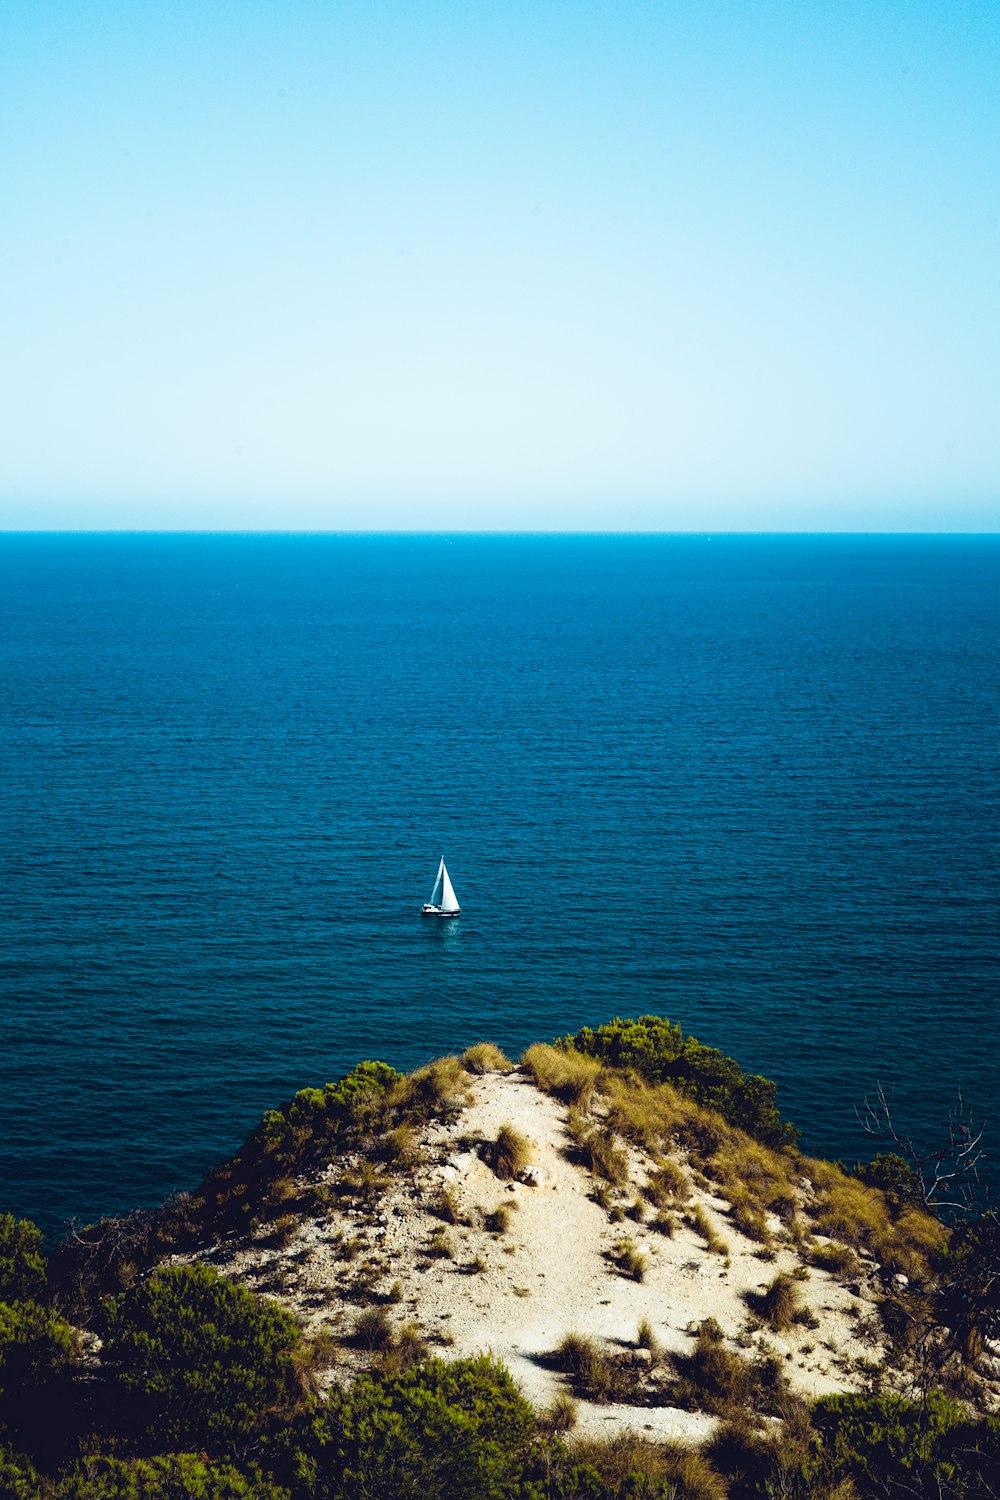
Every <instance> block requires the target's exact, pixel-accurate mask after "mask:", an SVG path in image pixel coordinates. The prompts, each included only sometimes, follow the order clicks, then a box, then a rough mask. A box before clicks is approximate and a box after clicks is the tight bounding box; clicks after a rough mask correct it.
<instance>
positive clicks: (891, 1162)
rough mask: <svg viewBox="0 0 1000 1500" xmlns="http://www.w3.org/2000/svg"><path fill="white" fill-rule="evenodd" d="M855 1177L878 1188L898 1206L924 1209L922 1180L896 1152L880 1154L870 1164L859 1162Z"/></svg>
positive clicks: (869, 1185)
mask: <svg viewBox="0 0 1000 1500" xmlns="http://www.w3.org/2000/svg"><path fill="white" fill-rule="evenodd" d="M853 1170H854V1176H855V1177H859V1178H860V1179H861V1181H862V1182H863V1183H864V1184H865V1186H866V1187H873V1188H878V1189H879V1191H880V1192H883V1193H885V1195H886V1197H887V1198H889V1199H890V1200H895V1203H896V1204H897V1205H902V1204H907V1203H909V1204H911V1205H914V1206H916V1207H923V1194H922V1193H921V1191H920V1179H919V1177H918V1176H917V1174H916V1172H915V1171H914V1170H913V1168H912V1167H911V1166H910V1163H909V1162H908V1161H907V1160H906V1159H905V1158H904V1157H902V1156H899V1155H897V1153H896V1152H895V1151H887V1152H884V1153H880V1154H879V1155H878V1156H876V1157H874V1158H873V1159H872V1160H871V1161H868V1162H858V1163H857V1165H856V1166H855V1167H854V1169H853Z"/></svg>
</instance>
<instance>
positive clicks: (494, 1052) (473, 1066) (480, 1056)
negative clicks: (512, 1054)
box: [462, 1042, 514, 1074]
mask: <svg viewBox="0 0 1000 1500" xmlns="http://www.w3.org/2000/svg"><path fill="white" fill-rule="evenodd" d="M462 1063H463V1065H464V1066H465V1067H466V1068H467V1069H468V1071H469V1072H470V1073H479V1074H482V1073H506V1072H508V1071H509V1070H510V1069H511V1068H512V1067H513V1066H514V1064H513V1063H512V1062H511V1060H510V1058H509V1057H507V1056H506V1055H505V1054H504V1053H503V1052H502V1051H501V1050H500V1048H499V1047H498V1046H496V1044H495V1043H494V1042H477V1043H476V1044H475V1046H474V1047H467V1048H466V1049H465V1051H464V1052H463V1053H462Z"/></svg>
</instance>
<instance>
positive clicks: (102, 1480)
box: [50, 1453, 290, 1500]
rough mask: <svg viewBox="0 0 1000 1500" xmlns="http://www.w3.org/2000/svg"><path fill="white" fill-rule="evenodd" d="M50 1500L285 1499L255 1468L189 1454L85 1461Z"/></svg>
mask: <svg viewBox="0 0 1000 1500" xmlns="http://www.w3.org/2000/svg"><path fill="white" fill-rule="evenodd" d="M50 1494H51V1500H290V1496H289V1491H288V1490H286V1489H282V1488H281V1487H280V1486H278V1485H276V1484H275V1483H274V1482H273V1481H272V1480H270V1479H268V1478H267V1477H266V1476H265V1475H263V1474H262V1473H261V1472H260V1470H259V1469H257V1468H251V1469H248V1470H247V1469H236V1468H234V1467H233V1466H232V1465H231V1464H228V1463H211V1462H207V1461H205V1460H204V1459H201V1458H197V1457H196V1456H195V1455H194V1454H193V1453H175V1454H168V1455H166V1456H163V1457H159V1458H138V1459H118V1458H96V1459H88V1460H87V1461H86V1463H85V1464H81V1466H80V1468H79V1469H78V1470H77V1471H76V1472H75V1473H73V1474H70V1475H68V1476H67V1477H66V1478H64V1479H63V1480H62V1481H61V1482H60V1483H59V1484H57V1485H56V1486H55V1488H54V1489H53V1490H52V1491H51V1492H50Z"/></svg>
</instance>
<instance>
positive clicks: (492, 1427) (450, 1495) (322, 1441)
mask: <svg viewBox="0 0 1000 1500" xmlns="http://www.w3.org/2000/svg"><path fill="white" fill-rule="evenodd" d="M534 1435H535V1414H534V1412H533V1411H532V1409H531V1407H530V1406H529V1405H528V1403H527V1402H526V1401H525V1399H524V1397H523V1396H522V1395H521V1394H520V1392H519V1391H518V1389H517V1387H516V1385H515V1384H514V1382H513V1380H512V1379H511V1377H510V1375H509V1374H508V1373H507V1371H506V1370H505V1369H504V1368H503V1366H502V1365H499V1364H496V1363H495V1362H494V1361H493V1360H492V1359H490V1358H488V1357H486V1356H482V1357H480V1358H478V1359H471V1360H458V1361H456V1362H455V1363H453V1364H446V1363H444V1361H442V1360H436V1359H435V1360H428V1361H426V1362H424V1363H422V1364H418V1365H416V1366H415V1367H414V1368H413V1369H412V1370H410V1371H407V1372H406V1373H404V1374H401V1375H393V1376H391V1377H389V1376H381V1377H380V1376H361V1377H360V1378H359V1379H358V1380H356V1381H355V1382H354V1384H353V1385H352V1386H350V1387H349V1388H348V1389H344V1390H335V1391H333V1392H332V1393H331V1395H330V1397H329V1399H328V1400H327V1402H326V1403H325V1404H324V1405H323V1406H322V1407H319V1408H317V1409H315V1410H314V1411H312V1412H309V1413H307V1414H305V1415H303V1416H302V1417H301V1418H299V1419H297V1420H296V1421H295V1422H293V1423H292V1424H291V1426H290V1427H288V1428H286V1429H285V1430H284V1431H283V1432H281V1433H280V1434H278V1435H277V1437H276V1438H275V1440H274V1442H273V1444H272V1447H271V1454H270V1464H271V1468H272V1471H273V1473H274V1475H275V1478H276V1479H277V1480H278V1481H279V1482H280V1483H285V1484H287V1485H289V1487H292V1486H294V1487H295V1494H296V1500H358V1497H359V1496H371V1497H374V1496H385V1497H392V1500H505V1497H507V1496H510V1495H512V1494H513V1493H516V1489H515V1487H516V1486H517V1484H518V1483H519V1481H520V1479H521V1476H522V1474H523V1473H524V1471H525V1468H526V1465H527V1463H528V1461H529V1459H530V1457H531V1454H532V1450H533V1442H534Z"/></svg>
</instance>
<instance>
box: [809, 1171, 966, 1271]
mask: <svg viewBox="0 0 1000 1500" xmlns="http://www.w3.org/2000/svg"><path fill="white" fill-rule="evenodd" d="M802 1168H803V1170H804V1171H805V1172H806V1173H807V1175H808V1177H809V1178H810V1179H811V1180H812V1183H813V1186H814V1187H815V1189H816V1193H817V1199H818V1201H817V1203H816V1205H815V1207H814V1208H813V1209H812V1211H811V1212H812V1217H813V1221H814V1224H815V1227H816V1229H817V1230H818V1231H819V1232H820V1233H821V1234H824V1235H826V1236H827V1237H828V1238H830V1239H833V1240H839V1241H840V1243H841V1244H843V1245H847V1246H849V1247H850V1249H852V1250H857V1251H860V1252H866V1253H868V1254H870V1255H873V1256H874V1257H875V1259H876V1260H878V1261H879V1262H880V1263H881V1264H882V1265H883V1266H886V1267H888V1268H889V1269H890V1270H893V1271H902V1272H904V1273H905V1274H906V1275H907V1276H909V1277H910V1278H911V1279H913V1280H924V1279H925V1278H926V1277H927V1276H928V1274H929V1268H930V1263H931V1262H932V1261H933V1260H934V1258H935V1256H936V1255H937V1253H938V1252H939V1250H940V1249H941V1247H942V1245H943V1244H944V1242H945V1241H946V1239H947V1231H946V1229H945V1228H944V1226H943V1225H942V1224H941V1223H940V1221H939V1220H937V1219H935V1218H933V1217H932V1216H931V1215H930V1214H927V1213H924V1212H923V1211H922V1210H920V1209H917V1208H910V1209H907V1210H905V1211H904V1212H903V1213H902V1214H901V1215H900V1216H899V1218H898V1219H894V1218H893V1215H892V1212H891V1209H890V1206H889V1203H888V1202H887V1200H886V1197H885V1195H884V1194H883V1193H882V1192H880V1191H879V1189H878V1188H872V1187H867V1186H866V1185H865V1184H864V1183H863V1182H861V1181H860V1180H859V1179H858V1178H857V1177H849V1176H848V1175H847V1173H846V1172H844V1171H842V1170H841V1169H840V1167H837V1166H835V1165H834V1164H833V1163H832V1162H824V1161H814V1160H811V1159H803V1161H802Z"/></svg>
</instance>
